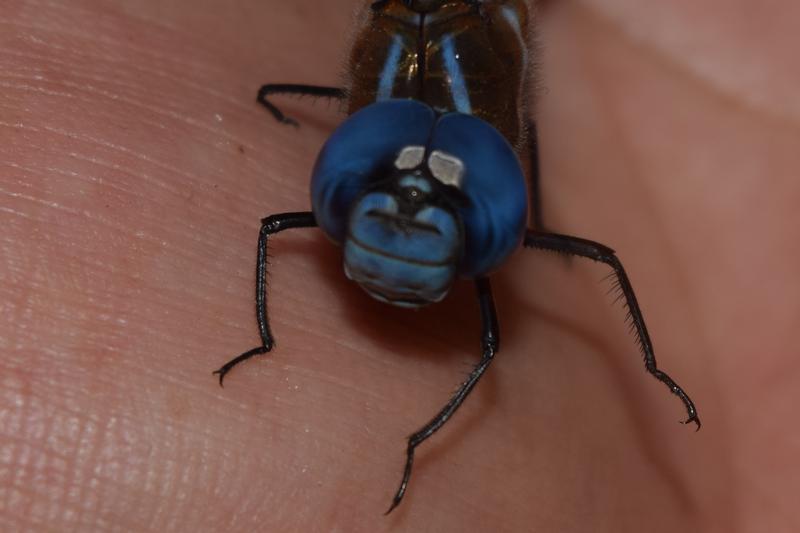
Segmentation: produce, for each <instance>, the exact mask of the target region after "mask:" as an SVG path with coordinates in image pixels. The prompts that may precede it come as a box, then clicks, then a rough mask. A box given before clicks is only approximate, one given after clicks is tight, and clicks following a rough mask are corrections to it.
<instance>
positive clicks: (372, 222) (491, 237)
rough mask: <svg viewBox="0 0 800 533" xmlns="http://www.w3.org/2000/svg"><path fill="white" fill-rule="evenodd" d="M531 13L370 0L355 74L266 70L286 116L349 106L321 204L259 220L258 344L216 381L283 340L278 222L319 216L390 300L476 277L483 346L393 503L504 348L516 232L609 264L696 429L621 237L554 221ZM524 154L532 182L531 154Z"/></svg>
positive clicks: (513, 3) (412, 440) (417, 301)
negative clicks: (293, 79) (300, 100)
mask: <svg viewBox="0 0 800 533" xmlns="http://www.w3.org/2000/svg"><path fill="white" fill-rule="evenodd" d="M534 18H535V14H534V9H533V6H532V5H531V3H530V2H528V1H525V0H379V1H371V2H366V3H365V5H364V6H363V8H362V11H361V15H360V20H361V26H360V28H359V30H358V32H357V34H356V38H355V41H354V44H353V47H352V50H351V52H350V59H349V69H348V74H349V75H348V78H347V82H346V83H345V84H344V86H342V87H328V86H316V85H304V84H267V85H264V86H262V87H261V88H260V90H259V92H258V97H257V101H258V102H259V103H260V104H261V105H262V106H264V107H265V108H266V110H267V111H269V112H270V113H271V114H272V116H273V117H274V118H275V119H276V120H277V121H279V122H281V123H284V124H289V125H297V121H296V120H295V119H293V118H291V117H289V116H287V115H286V114H284V112H283V111H282V110H281V109H280V108H279V107H278V106H277V105H276V104H275V103H274V102H273V101H272V99H273V98H272V97H274V96H277V95H290V96H313V97H321V98H329V99H334V100H338V101H340V102H341V103H342V107H343V109H344V110H345V111H346V114H347V116H348V118H347V119H346V120H345V121H344V122H343V123H342V124H341V125H340V126H339V127H338V128H337V129H336V130H335V131H334V132H333V133H332V134H331V136H330V137H329V139H328V140H327V141H326V143H325V145H324V146H323V148H322V150H321V152H320V154H319V156H318V158H317V161H316V164H315V166H314V169H313V171H312V177H311V199H312V201H311V203H312V209H311V210H310V211H306V212H289V213H279V214H274V215H271V216H267V217H266V218H263V219H262V220H261V229H260V232H259V236H258V248H257V259H256V295H255V304H256V319H257V322H258V331H259V335H260V339H261V343H260V344H259V345H258V346H256V347H254V348H252V349H250V350H247V351H245V352H244V353H242V354H241V355H239V356H237V357H235V358H233V359H231V360H230V361H229V362H228V363H226V364H225V365H223V366H222V367H221V368H219V369H218V370H216V371H215V372H214V373H215V374H217V375H218V376H219V383H220V385H222V382H223V379H224V378H225V376H226V375H227V374H228V373H229V372H230V371H231V369H233V368H234V367H235V366H237V365H238V364H240V363H242V362H244V361H246V360H248V359H250V358H252V357H254V356H257V355H261V354H265V353H268V352H270V351H271V350H272V347H273V345H274V337H273V335H272V331H271V329H270V325H269V320H268V318H267V302H266V298H267V296H266V290H267V283H266V274H267V243H268V241H269V239H270V238H271V237H272V236H274V235H276V234H277V233H280V232H283V231H285V230H289V229H298V228H312V227H319V228H320V229H321V230H322V231H323V232H324V233H325V234H326V235H327V236H328V237H329V238H330V239H331V240H332V241H334V242H335V243H337V244H339V245H340V246H341V248H342V250H343V254H342V255H343V265H344V272H345V275H346V276H347V277H348V278H350V279H351V280H353V281H354V282H356V283H357V284H359V285H360V286H361V287H362V288H363V289H364V290H365V291H366V292H367V293H368V294H370V295H371V296H372V297H374V298H376V299H377V300H380V301H382V302H385V303H387V304H391V305H395V306H401V307H407V308H417V307H421V306H424V305H429V304H433V303H435V302H438V301H441V300H442V299H443V298H445V297H446V296H447V294H448V292H449V290H450V288H451V287H452V285H453V283H454V282H455V281H456V280H457V279H466V280H471V281H472V282H474V284H475V287H476V292H477V300H478V306H477V307H478V310H479V313H480V317H481V328H482V331H481V336H480V346H481V352H480V358H479V360H478V362H477V363H476V364H475V366H474V367H473V369H472V371H471V372H470V374H469V375H468V377H467V378H466V380H465V381H464V382H463V383H462V384H461V385H460V387H459V388H458V390H457V391H456V392H455V394H453V395H452V397H451V398H450V399H449V401H448V402H447V403H446V404H445V406H444V407H443V408H442V409H441V410H439V412H438V413H436V415H435V416H434V417H433V418H432V419H431V420H430V421H429V422H428V423H426V424H425V425H423V426H422V427H421V428H420V429H419V430H417V431H416V432H415V433H413V434H412V435H411V436H410V437H409V438H408V443H407V449H406V461H405V467H404V469H403V475H402V478H401V482H400V485H399V487H398V489H397V490H396V492H395V495H394V497H393V499H392V502H391V505H390V507H389V510H388V511H387V514H388V513H389V512H391V511H392V510H393V509H395V508H396V507H397V506H398V505H399V504H400V502H401V501H402V500H403V497H404V495H405V494H406V490H407V488H408V484H409V480H410V478H411V472H412V467H413V463H414V454H415V451H416V449H417V447H418V446H419V445H420V444H422V443H423V442H424V441H426V440H427V439H428V438H430V437H431V436H432V435H433V434H435V433H436V432H437V431H439V430H440V429H441V428H442V427H443V426H444V425H445V423H446V422H447V421H448V420H450V419H451V418H452V416H453V415H454V414H455V412H456V411H457V410H458V408H459V407H460V406H461V405H462V403H463V402H464V401H465V400H466V398H467V397H468V396H469V395H470V393H471V392H472V390H473V389H474V388H475V386H476V385H477V384H478V382H479V381H480V379H481V377H482V376H483V375H484V374H485V373H486V371H487V369H488V368H489V366H490V364H491V363H492V362H493V360H494V358H495V355H496V354H497V353H498V350H499V347H500V330H499V322H498V317H497V311H496V306H495V303H494V298H493V296H492V289H491V284H490V281H489V277H490V274H492V273H493V272H494V271H495V270H496V269H498V268H499V267H501V265H502V264H503V263H504V261H505V260H506V259H507V258H508V256H509V255H510V254H511V253H512V252H513V251H514V250H515V249H517V248H518V247H519V246H520V245H522V246H524V247H526V248H530V249H535V250H545V251H551V252H557V253H560V254H564V255H566V256H574V257H581V258H587V259H590V260H593V261H597V262H600V263H603V264H605V265H607V266H608V267H609V268H610V270H611V273H610V275H611V276H612V277H613V278H615V285H616V287H617V288H618V289H619V291H620V293H621V296H622V298H623V299H624V302H625V305H626V307H627V310H628V316H629V319H630V321H631V324H632V325H633V332H634V335H635V337H636V341H637V342H638V346H639V348H640V351H641V354H642V356H643V358H644V365H645V370H646V371H647V372H649V373H650V374H651V375H652V376H653V377H655V378H656V379H657V380H659V381H660V382H662V383H663V384H664V385H666V386H667V388H668V389H669V390H670V392H671V393H672V394H674V395H676V396H677V397H678V398H679V399H680V401H681V402H682V403H683V405H684V408H685V410H686V412H687V415H688V416H687V418H686V419H685V420H684V421H683V423H685V424H690V423H694V424H696V427H697V429H698V430H699V429H700V418H699V416H698V413H697V409H696V408H695V405H694V403H693V401H692V400H691V398H690V397H689V395H688V394H686V392H684V390H683V389H682V388H681V387H680V386H679V385H678V384H677V383H676V382H675V380H673V379H672V378H671V377H670V376H669V375H668V374H667V373H665V372H664V371H662V370H661V369H659V368H658V366H657V365H656V358H655V353H654V350H653V343H652V341H651V339H650V336H649V334H648V331H647V327H646V325H645V321H644V318H643V315H642V311H641V309H640V307H639V304H638V302H637V300H636V295H635V293H634V290H633V287H632V285H631V282H630V280H629V278H628V275H627V273H626V271H625V269H624V267H623V265H622V262H621V261H620V259H619V258H618V256H617V255H616V253H615V252H614V250H613V249H611V248H609V247H608V246H605V245H603V244H600V243H598V242H594V241H591V240H588V239H583V238H580V237H574V236H570V235H563V234H559V233H552V232H549V231H545V230H544V225H543V224H542V211H541V195H540V194H539V185H538V184H539V166H538V162H539V156H538V149H537V137H536V136H537V132H536V127H535V122H533V121H531V120H529V119H528V116H529V113H530V110H529V106H528V100H529V98H530V94H531V90H530V86H531V79H532V78H533V77H534V74H535V73H534V72H532V65H534V64H535V63H536V61H535V59H536V58H535V57H533V56H534V54H535V52H536V48H535V47H533V46H532V45H531V37H530V36H531V33H532V31H533V29H534V28H533V26H534ZM525 155H527V157H528V160H529V166H530V168H529V172H528V177H527V182H528V185H526V176H525V172H524V171H523V168H522V165H521V163H520V159H521V158H524V156H525ZM529 211H532V213H529ZM529 222H530V227H528V224H529Z"/></svg>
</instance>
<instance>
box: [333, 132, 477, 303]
mask: <svg viewBox="0 0 800 533" xmlns="http://www.w3.org/2000/svg"><path fill="white" fill-rule="evenodd" d="M409 148H410V149H412V150H413V149H414V148H419V149H420V150H419V151H420V152H422V151H423V150H424V147H407V148H406V149H404V151H405V152H409V151H411V150H409ZM422 155H423V154H422V153H420V157H421V156H422ZM402 159H403V156H402V152H401V157H398V161H397V162H396V165H397V164H400V165H402V164H403V161H402ZM396 170H397V171H398V172H397V174H396V175H395V176H393V177H392V178H391V179H389V180H388V182H386V183H385V184H382V185H381V186H379V187H378V188H376V189H375V190H371V191H369V192H367V193H366V194H364V195H363V196H362V197H361V198H360V199H358V200H357V201H356V203H355V205H354V206H353V208H352V211H351V213H350V220H349V227H348V232H347V237H346V238H345V242H344V269H345V273H346V274H347V277H348V278H350V279H351V280H353V281H355V282H357V283H358V284H359V285H361V287H363V288H364V289H365V290H366V291H367V292H368V293H369V294H370V295H371V296H373V297H374V298H376V299H378V300H381V301H383V302H386V303H390V304H393V305H397V306H401V307H419V306H422V305H425V304H429V303H432V302H438V301H440V300H442V299H443V298H444V297H445V296H446V295H447V292H448V291H449V289H450V286H451V285H452V284H453V281H454V280H455V277H456V272H457V265H458V263H459V260H460V258H461V253H462V250H463V246H464V245H463V240H464V235H463V230H462V225H461V220H460V216H459V214H458V213H457V212H456V211H455V210H454V209H453V208H451V207H450V206H448V205H447V201H446V199H445V198H443V197H442V195H441V194H440V191H439V187H437V186H436V184H435V183H434V180H433V179H432V178H430V177H429V176H430V173H429V171H428V170H427V169H426V168H421V169H419V170H416V171H414V172H411V173H409V172H407V171H403V170H402V169H399V168H396ZM426 174H427V175H426Z"/></svg>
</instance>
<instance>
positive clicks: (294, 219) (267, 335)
mask: <svg viewBox="0 0 800 533" xmlns="http://www.w3.org/2000/svg"><path fill="white" fill-rule="evenodd" d="M316 225H317V221H316V220H315V219H314V214H313V213H312V212H310V211H306V212H302V213H281V214H279V215H272V216H268V217H266V218H263V219H261V231H260V232H259V233H258V259H257V260H256V320H258V332H259V334H260V335H261V346H256V347H255V348H253V349H252V350H248V351H246V352H244V353H243V354H242V355H240V356H238V357H234V358H233V359H231V360H230V361H228V362H227V363H225V364H224V365H222V366H221V367H220V368H219V370H215V371H214V372H213V373H214V374H219V384H220V386H222V380H223V379H224V378H225V375H226V374H227V373H228V372H230V371H231V369H232V368H233V367H235V366H236V365H238V364H239V363H242V362H244V361H246V360H248V359H250V358H251V357H253V356H255V355H260V354H262V353H267V352H268V351H270V350H271V349H272V345H273V344H274V342H275V339H274V337H273V336H272V332H271V331H270V329H269V320H268V319H267V240H268V239H269V236H270V235H272V234H274V233H278V232H280V231H283V230H285V229H291V228H312V227H315V226H316Z"/></svg>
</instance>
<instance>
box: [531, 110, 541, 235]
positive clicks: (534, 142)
mask: <svg viewBox="0 0 800 533" xmlns="http://www.w3.org/2000/svg"><path fill="white" fill-rule="evenodd" d="M527 143H528V155H530V158H531V162H530V167H531V176H530V187H531V190H530V197H531V209H532V210H533V229H535V230H536V231H544V223H543V222H542V220H543V216H542V185H541V182H540V173H539V136H538V134H537V132H536V122H534V121H532V120H531V121H528V141H527Z"/></svg>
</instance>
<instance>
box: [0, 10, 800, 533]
mask: <svg viewBox="0 0 800 533" xmlns="http://www.w3.org/2000/svg"><path fill="white" fill-rule="evenodd" d="M357 4H358V2H346V3H345V2H342V3H338V2H316V1H313V0H295V1H293V2H278V1H272V2H265V1H263V0H259V1H255V0H243V1H241V2H236V3H235V7H234V6H231V5H228V4H224V3H221V2H211V1H199V2H197V1H195V2H187V1H185V0H171V1H164V0H159V1H154V0H141V1H139V2H136V3H132V2H128V3H122V2H117V3H114V2H108V1H101V0H79V1H73V2H57V1H56V2H47V3H45V2H41V1H36V0H27V1H23V0H8V1H6V2H5V3H4V5H3V9H2V10H0V24H2V31H0V35H2V37H0V39H2V45H1V46H0V65H2V69H0V72H2V74H1V75H0V80H1V81H0V83H2V91H0V164H2V172H0V225H2V228H3V230H2V232H0V261H1V262H2V264H1V265H0V316H2V320H0V352H2V355H1V356H0V365H2V366H1V367H0V380H2V387H0V432H2V433H1V434H0V529H2V530H4V531H232V532H235V531H242V532H245V531H246V532H252V531H264V532H278V531H280V532H288V531H303V532H308V531H325V532H329V531H347V532H360V531H365V532H366V531H369V532H374V531H418V532H422V531H514V532H516V531H541V532H548V531H559V532H587V531H592V532H602V531H614V532H628V531H630V532H634V531H637V532H638V531H648V532H667V531H687V532H726V533H730V532H763V531H770V532H783V531H797V530H798V528H800V513H798V511H797V506H796V504H795V498H796V494H797V492H798V489H800V475H799V474H798V472H800V470H798V468H797V457H798V455H797V454H798V451H800V449H798V448H799V445H798V443H800V433H799V431H800V430H798V426H797V424H796V423H795V420H796V412H795V410H794V407H795V405H796V402H797V400H798V399H799V398H798V397H797V395H798V392H797V391H798V390H800V387H799V386H798V385H800V383H799V382H798V381H799V380H798V371H800V363H799V362H798V359H797V357H796V355H797V350H796V346H797V341H796V337H795V335H796V329H797V324H798V323H800V304H798V298H797V296H798V294H800V281H799V280H800V278H798V275H797V273H798V272H800V245H798V242H800V239H798V234H797V230H798V228H800V214H798V213H800V212H798V210H797V205H798V203H799V202H800V181H799V180H798V179H797V172H798V169H800V152H798V150H797V146H798V142H800V106H798V101H797V99H796V98H797V97H796V95H797V94H798V88H799V87H800V79H799V78H798V74H797V70H796V69H795V68H793V65H794V63H793V61H794V57H793V53H794V51H795V50H796V44H797V42H796V38H794V37H791V38H790V36H792V35H796V33H792V31H791V30H790V28H796V26H797V22H798V19H800V11H798V7H797V6H796V2H791V1H790V0H783V1H775V2H770V3H769V6H766V5H765V6H760V5H755V4H753V3H752V2H745V1H744V0H741V1H740V0H734V1H731V0H726V1H725V2H724V3H723V2H721V1H717V0H713V1H712V0H706V1H701V2H697V1H694V2H689V1H688V0H687V1H683V0H681V1H674V2H669V3H658V5H649V3H641V2H634V1H632V0H631V1H627V0H606V1H603V2H601V1H599V0H597V1H589V0H586V1H583V2H577V1H561V2H556V1H554V2H548V3H547V4H546V5H544V6H543V8H542V10H541V13H540V18H541V31H540V41H541V43H542V58H541V60H540V63H541V71H542V72H541V79H542V82H541V83H540V88H539V90H538V91H537V92H538V95H539V96H538V98H537V102H538V103H537V111H536V115H537V117H538V118H539V130H540V136H541V154H542V173H543V177H542V180H543V193H544V196H545V201H544V205H545V213H544V214H545V219H546V223H547V225H548V226H549V227H551V228H552V229H553V230H555V231H558V232H562V233H569V234H574V235H579V236H583V237H587V238H592V239H596V240H598V241H600V242H603V243H605V244H608V245H610V246H612V247H614V248H615V249H616V250H617V251H618V252H619V254H620V257H621V258H622V260H623V263H624V264H625V266H626V268H627V270H628V273H629V275H630V277H631V280H632V282H633V285H634V287H635V289H636V291H637V295H638V296H639V300H640V304H641V306H642V309H643V311H644V314H645V318H646V319H647V323H648V326H649V328H650V333H651V335H652V337H653V341H654V343H655V347H656V354H657V355H658V362H659V364H660V366H661V368H662V369H664V370H666V371H667V372H669V373H670V374H671V375H672V376H673V377H674V378H675V379H676V380H677V381H678V383H680V384H681V385H682V386H683V387H684V388H685V389H686V390H687V392H688V393H689V394H690V395H691V396H692V398H693V399H694V400H695V402H696V404H697V406H698V409H699V413H700V416H701V418H702V420H703V423H704V426H703V429H702V430H701V431H700V432H698V433H695V432H694V431H693V428H692V427H683V426H680V425H678V424H676V423H675V422H676V421H677V420H679V419H681V418H682V417H683V416H684V412H683V407H682V406H681V404H680V402H679V401H678V400H677V399H676V398H674V397H672V396H671V395H670V394H669V393H668V391H667V390H666V389H665V388H664V387H663V386H662V385H660V384H659V383H658V382H656V381H655V380H653V379H652V378H650V377H649V376H647V375H646V374H645V373H644V371H643V369H642V367H641V359H640V357H639V356H638V354H637V352H636V347H635V344H634V342H633V341H632V339H631V337H630V336H629V335H628V334H627V332H626V329H625V325H624V323H623V318H624V312H623V310H622V309H621V308H620V306H619V305H616V306H612V301H613V297H612V296H608V295H607V294H606V291H607V290H608V286H609V282H608V281H605V282H603V281H602V278H603V276H604V275H605V273H606V272H605V270H604V269H603V268H602V266H599V265H587V264H586V262H585V261H581V260H572V261H569V262H567V261H564V260H560V259H559V258H557V257H555V256H552V255H549V254H545V253H542V252H532V251H526V252H520V253H518V254H516V255H515V256H514V257H513V258H512V260H511V261H510V262H509V264H508V265H507V266H506V267H504V268H503V269H502V270H501V271H499V272H498V273H497V274H496V275H494V277H493V283H494V288H495V293H496V296H497V305H498V312H499V315H500V324H501V328H502V335H503V343H502V347H501V351H500V354H499V355H498V356H497V358H496V361H495V363H494V364H493V365H492V367H491V368H490V369H489V372H488V374H487V376H486V377H485V379H484V380H483V381H482V382H481V383H480V384H479V386H478V387H477V389H476V391H475V393H474V394H473V396H471V397H470V398H469V400H468V401H467V402H466V404H465V406H464V407H463V409H462V410H461V411H459V413H458V415H457V416H455V417H454V419H453V420H452V421H451V422H450V423H449V424H448V425H447V426H446V427H445V429H444V430H442V431H441V432H440V433H439V434H437V435H436V436H435V437H434V438H433V439H431V440H430V441H428V442H426V443H425V444H424V445H423V446H422V447H421V448H420V449H419V451H418V455H417V461H416V464H415V471H414V475H413V477H412V480H411V486H410V489H409V493H408V494H407V496H406V499H405V501H404V502H403V504H402V505H401V506H400V508H398V509H397V510H396V511H395V512H394V513H393V514H392V515H390V516H388V517H384V516H382V513H383V511H385V509H386V508H387V507H388V505H389V502H390V500H391V496H392V494H393V491H394V490H395V489H396V486H397V483H398V482H399V476H400V474H401V469H402V465H403V459H404V455H403V454H404V450H405V441H404V439H405V437H406V436H407V435H408V434H409V433H410V432H411V431H413V430H415V429H417V428H418V427H420V426H421V425H422V424H423V423H424V422H426V421H427V420H428V419H429V418H430V416H432V415H433V414H434V413H435V412H436V410H437V409H439V408H440V407H441V406H442V405H443V404H444V403H445V401H446V400H447V396H448V394H449V393H450V392H451V391H453V390H454V387H455V385H456V383H458V382H459V381H460V380H461V379H463V377H464V376H465V374H466V373H467V372H468V371H469V368H470V367H471V365H472V364H473V362H474V361H475V360H476V359H477V356H478V338H479V331H478V328H479V325H478V318H477V308H476V305H475V302H474V295H473V292H472V289H471V287H470V286H469V284H467V283H463V284H461V285H460V286H458V287H457V288H456V289H455V290H454V293H453V294H452V295H451V296H450V297H449V298H448V299H447V300H446V301H445V302H443V303H442V304H439V305H437V306H433V307H430V308H427V309H424V310H421V311H418V312H410V311H406V310H401V309H394V308H391V307H389V306H386V305H382V304H380V303H378V302H374V301H372V300H370V299H369V298H368V297H367V296H365V295H364V294H363V293H362V292H361V291H360V289H358V288H357V287H354V286H353V285H352V284H350V283H348V282H347V280H346V279H344V276H343V275H342V272H341V267H340V264H339V261H340V259H339V254H338V251H337V249H336V248H335V247H333V246H332V245H331V244H330V243H328V242H327V241H326V240H325V238H324V237H322V236H321V235H320V234H319V232H318V231H316V230H297V231H292V232H289V233H286V234H285V235H280V236H279V237H277V238H275V239H274V241H273V242H274V246H273V247H272V248H271V263H270V269H271V271H270V272H271V273H270V283H271V286H270V293H269V294H270V307H269V308H270V312H271V316H272V317H273V320H272V326H273V331H274V333H275V335H276V337H277V339H278V347H277V348H276V350H274V352H273V353H272V354H271V355H269V356H267V357H262V358H259V359H257V360H254V361H251V362H249V363H247V364H245V365H243V366H241V367H239V368H237V369H236V370H235V371H234V372H233V373H232V374H230V375H229V376H228V378H227V380H226V387H225V388H224V389H221V388H220V387H218V386H217V384H216V382H215V379H214V377H212V376H211V371H212V370H214V369H215V368H217V367H219V366H220V365H221V364H222V363H224V362H225V361H227V360H228V359H229V358H231V357H233V356H235V355H237V354H238V353H240V352H241V351H243V350H245V349H247V348H249V347H251V346H252V345H254V343H255V342H256V339H257V335H256V328H255V324H254V320H253V304H252V290H253V288H252V286H253V277H254V273H253V263H254V260H255V242H256V237H257V232H258V220H259V218H260V217H261V216H265V215H267V214H271V213H275V212H282V211H298V210H304V209H307V208H308V192H307V187H308V176H309V173H310V168H311V165H312V164H313V161H314V158H315V156H316V153H317V151H318V150H319V147H320V146H321V144H322V143H323V142H324V140H325V138H326V137H327V135H328V134H329V133H330V132H331V130H332V128H333V127H335V125H336V124H337V123H339V122H340V121H341V120H342V117H341V116H339V115H337V113H336V106H335V105H330V106H329V105H326V104H325V103H324V102H318V103H316V104H314V105H312V102H311V101H310V100H300V101H292V100H281V105H282V107H283V109H284V110H285V111H286V112H287V113H289V114H291V115H292V116H294V117H296V118H297V119H298V120H299V121H300V122H301V123H302V126H301V128H299V129H293V128H289V127H285V126H281V125H279V124H277V123H275V122H274V121H272V119H271V118H270V117H269V116H268V115H267V114H266V113H265V112H264V111H263V110H262V109H260V108H259V106H257V105H256V104H255V102H254V96H255V92H256V89H257V88H258V86H259V85H260V84H261V83H265V82H296V83H318V84H326V85H327V84H336V83H337V80H339V79H340V78H339V76H340V71H341V69H340V65H341V62H342V58H343V57H344V55H345V53H346V47H347V39H348V37H347V36H348V33H349V32H350V31H351V29H350V24H351V21H352V18H351V13H352V11H353V9H354V8H355V7H356V5H357ZM791 39H794V42H792V41H791Z"/></svg>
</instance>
